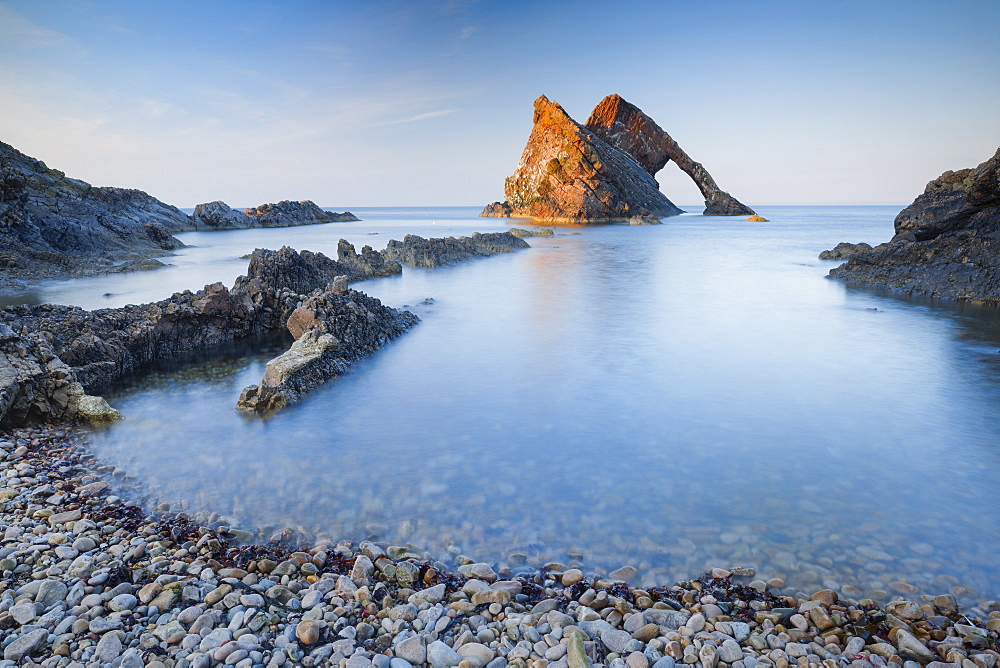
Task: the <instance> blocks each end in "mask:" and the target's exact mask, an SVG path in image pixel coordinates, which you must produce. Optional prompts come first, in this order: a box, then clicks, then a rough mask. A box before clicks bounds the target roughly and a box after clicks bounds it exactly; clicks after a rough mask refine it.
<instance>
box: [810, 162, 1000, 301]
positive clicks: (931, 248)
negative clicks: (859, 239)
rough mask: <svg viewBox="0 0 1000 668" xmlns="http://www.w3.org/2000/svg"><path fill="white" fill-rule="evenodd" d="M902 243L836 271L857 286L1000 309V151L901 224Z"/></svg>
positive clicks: (916, 205) (939, 182)
mask: <svg viewBox="0 0 1000 668" xmlns="http://www.w3.org/2000/svg"><path fill="white" fill-rule="evenodd" d="M894 227H895V232H896V234H895V236H893V238H892V240H891V241H890V242H889V243H888V244H881V245H879V246H877V247H876V248H874V249H872V250H871V251H869V252H864V253H856V254H853V255H851V256H850V258H849V260H848V261H847V262H846V263H845V264H843V265H841V266H839V267H836V268H835V269H832V270H831V271H830V276H832V277H834V278H839V279H841V280H844V281H848V282H850V283H854V284H857V285H863V286H868V287H875V288H888V289H891V290H898V291H902V292H909V293H916V294H923V295H929V296H933V297H944V298H948V299H961V300H970V301H981V302H987V303H993V304H996V303H1000V149H998V150H997V152H996V154H995V155H994V156H993V157H992V158H990V159H989V160H987V161H986V162H984V163H982V164H981V165H979V166H978V167H976V168H974V169H963V170H959V171H957V172H951V171H948V172H945V173H944V174H942V175H941V176H939V177H938V178H936V179H934V180H933V181H931V182H930V183H928V184H927V187H926V189H925V190H924V192H923V194H921V195H920V196H919V197H917V199H916V200H914V202H913V204H911V205H910V206H908V207H907V208H905V209H903V210H902V211H901V212H900V213H899V215H897V216H896V220H895V222H894Z"/></svg>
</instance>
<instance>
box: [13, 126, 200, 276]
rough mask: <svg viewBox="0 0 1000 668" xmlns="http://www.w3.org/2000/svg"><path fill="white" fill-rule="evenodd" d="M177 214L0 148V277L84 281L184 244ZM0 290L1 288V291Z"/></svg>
mask: <svg viewBox="0 0 1000 668" xmlns="http://www.w3.org/2000/svg"><path fill="white" fill-rule="evenodd" d="M186 229H191V221H190V220H189V219H188V217H187V216H186V215H184V214H183V213H181V211H180V210H179V209H177V208H176V207H173V206H170V205H168V204H164V203H163V202H161V201H160V200H158V199H156V198H155V197H152V196H150V195H147V194H146V193H144V192H142V191H140V190H127V189H123V188H95V187H92V186H91V185H90V184H88V183H85V182H83V181H80V180H78V179H72V178H69V177H67V176H66V175H65V174H64V173H62V172H60V171H58V170H55V169H50V168H48V167H47V166H46V165H45V163H43V162H42V161H40V160H35V159H34V158H31V157H28V156H26V155H24V154H23V153H21V152H20V151H18V150H17V149H15V148H13V147H12V146H9V145H7V144H4V143H2V142H0V278H2V279H4V281H5V282H6V283H8V284H9V283H10V282H11V279H15V278H23V279H28V280H31V279H38V278H48V277H54V276H66V275H88V274H96V273H102V272H106V271H109V270H112V269H115V268H118V269H120V268H122V267H123V266H126V267H127V266H128V265H127V263H129V262H137V261H141V260H143V259H145V258H149V257H152V256H155V255H161V254H163V253H164V252H165V251H168V250H172V249H175V248H180V247H181V246H183V244H182V243H181V242H180V241H179V240H177V239H176V238H175V237H174V236H173V234H175V233H177V232H180V231H183V230H186ZM0 287H3V285H0Z"/></svg>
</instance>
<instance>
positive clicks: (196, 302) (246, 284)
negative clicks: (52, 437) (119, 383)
mask: <svg viewBox="0 0 1000 668" xmlns="http://www.w3.org/2000/svg"><path fill="white" fill-rule="evenodd" d="M527 247H528V244H527V243H526V242H525V241H524V240H523V239H520V238H518V237H516V236H514V235H511V234H509V233H506V232H504V233H494V234H483V235H473V236H472V237H469V238H467V237H460V238H459V239H454V238H447V239H423V238H421V237H413V238H411V237H407V238H406V239H405V240H404V241H403V242H402V243H400V242H396V243H395V244H393V248H394V250H393V251H392V252H387V251H374V250H372V248H371V247H369V246H365V247H364V248H363V249H362V251H361V253H360V254H359V253H357V252H355V250H354V246H352V245H351V244H350V243H348V242H347V241H345V240H343V239H341V240H340V243H339V244H338V247H337V259H336V260H333V259H331V258H329V257H327V256H325V255H323V254H322V253H312V252H310V251H305V250H304V251H302V252H301V253H299V252H296V251H295V250H294V249H291V248H288V247H283V248H281V249H279V250H276V251H274V250H268V249H263V248H261V249H257V250H255V251H254V252H253V253H252V254H251V256H250V263H249V265H248V267H247V273H246V275H244V276H240V277H239V278H237V279H236V282H235V283H234V284H233V287H232V289H228V288H226V286H224V285H223V284H222V283H214V284H212V285H208V286H205V288H204V289H202V290H199V291H198V292H195V293H192V292H190V291H185V292H181V293H177V294H174V295H173V296H171V297H170V298H168V299H165V300H162V301H158V302H153V303H149V304H141V305H138V306H136V305H128V306H124V307H122V308H116V309H99V310H96V311H86V310H84V309H81V308H78V307H73V306H57V305H51V304H41V305H32V306H27V305H22V306H10V307H7V308H5V309H0V429H3V428H7V427H11V426H17V425H21V424H26V423H32V422H47V421H59V420H68V419H76V418H84V419H88V420H106V419H111V418H113V417H114V416H116V412H115V411H114V409H112V408H111V407H110V406H108V405H107V403H106V402H104V401H103V400H102V399H100V398H99V397H96V396H93V395H92V394H90V393H93V392H96V391H99V390H100V389H102V388H104V387H107V386H108V385H109V384H111V383H113V382H115V381H116V380H118V379H119V378H121V377H123V376H124V375H126V374H130V373H134V372H136V371H138V370H140V369H141V368H142V367H144V366H146V365H148V364H151V363H153V362H156V361H159V360H163V359H168V358H170V357H174V356H176V355H178V354H180V353H183V352H186V351H191V350H201V349H205V348H209V347H212V346H217V345H220V344H226V343H229V342H232V341H239V340H243V339H251V340H252V339H253V338H254V337H260V336H263V335H265V334H274V333H276V332H285V331H287V332H288V333H289V334H291V335H292V337H294V338H295V339H296V341H295V343H294V344H293V345H292V347H291V348H289V350H288V351H286V352H285V353H283V354H282V355H280V356H279V357H277V358H275V359H274V360H272V361H271V363H269V364H268V370H267V371H266V372H265V376H264V378H263V380H262V381H261V383H260V384H258V385H255V386H252V387H250V388H247V389H246V390H245V391H244V393H243V395H242V396H241V399H240V402H239V408H240V409H241V410H245V411H247V412H252V413H258V412H264V413H266V412H270V411H273V410H277V409H279V408H281V407H283V406H286V405H288V404H290V403H293V402H295V401H297V400H299V399H300V398H301V397H302V395H303V394H304V393H305V392H307V391H308V390H310V389H311V388H314V387H316V386H317V385H319V384H321V383H323V382H325V381H326V380H327V379H329V378H331V377H333V376H336V375H339V374H340V373H343V372H344V370H346V369H347V368H349V366H350V363H351V362H352V361H353V360H355V359H357V358H359V357H361V356H363V355H365V354H368V353H371V352H373V351H374V350H376V349H377V348H379V347H381V346H382V345H384V344H385V343H386V342H388V341H389V340H391V339H392V338H395V337H396V336H399V335H400V334H402V333H403V332H404V331H405V330H406V329H408V328H409V327H411V326H413V325H414V324H415V323H416V322H417V317H416V316H414V315H413V314H411V313H408V312H406V311H396V310H394V309H390V308H387V307H385V306H383V305H382V304H381V303H380V302H379V300H377V299H374V298H372V297H368V296H367V295H365V294H363V293H361V292H358V291H356V290H353V289H349V288H348V283H351V282H355V281H361V280H366V279H369V278H375V277H382V276H391V275H394V274H399V273H400V272H401V271H402V267H401V266H400V264H399V262H398V261H396V260H395V259H394V256H398V257H400V258H401V259H403V260H404V261H406V262H408V263H410V264H419V265H420V266H428V267H432V266H440V265H442V264H447V263H450V262H456V261H458V260H464V259H469V258H473V257H482V256H486V255H494V254H497V253H508V252H511V251H513V250H516V249H519V248H527Z"/></svg>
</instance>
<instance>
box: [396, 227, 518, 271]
mask: <svg viewBox="0 0 1000 668" xmlns="http://www.w3.org/2000/svg"><path fill="white" fill-rule="evenodd" d="M521 248H529V246H528V242H526V241H525V240H524V239H522V238H521V237H520V236H519V235H516V234H513V233H511V232H509V231H508V232H488V233H486V234H481V233H479V232H475V233H474V234H473V235H472V236H471V237H458V238H456V237H445V238H437V239H424V238H423V237H421V236H417V235H416V234H407V235H406V236H405V237H403V240H402V241H396V240H395V239H393V240H391V241H389V244H388V246H387V247H386V249H385V250H384V251H382V253H383V255H385V257H387V258H390V259H392V260H396V261H399V262H402V263H403V264H406V265H409V266H411V267H426V268H431V267H440V266H442V265H445V264H452V263H453V262H461V261H463V260H468V259H471V258H474V257H488V256H490V255H497V254H499V253H512V252H514V251H515V250H519V249H521Z"/></svg>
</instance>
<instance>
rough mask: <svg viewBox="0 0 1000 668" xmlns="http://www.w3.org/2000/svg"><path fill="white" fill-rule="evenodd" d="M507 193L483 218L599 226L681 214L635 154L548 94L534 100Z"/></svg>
mask: <svg viewBox="0 0 1000 668" xmlns="http://www.w3.org/2000/svg"><path fill="white" fill-rule="evenodd" d="M504 195H505V197H506V202H504V203H495V204H492V205H490V206H489V207H487V210H486V211H484V212H483V215H496V212H498V211H506V210H507V209H508V208H509V209H510V213H509V215H510V216H512V217H516V218H534V219H538V220H552V221H556V222H567V223H595V222H612V221H621V220H628V219H629V218H631V217H632V216H634V215H654V216H673V215H676V214H678V213H681V210H680V209H678V208H677V207H676V206H674V204H673V203H672V202H671V201H670V200H668V199H667V198H666V196H665V195H664V194H663V193H661V192H660V186H659V184H657V182H656V180H655V179H654V178H653V177H652V176H651V175H650V174H649V173H648V172H647V171H646V170H645V169H643V168H642V167H641V166H640V165H639V164H638V163H637V162H636V161H635V160H634V159H633V158H632V157H631V156H629V155H628V154H626V153H625V152H623V151H621V150H619V149H617V148H614V147H613V146H611V145H609V144H608V143H606V142H605V141H604V140H602V139H601V138H600V137H598V136H597V135H596V134H595V133H594V132H592V131H591V130H589V129H587V128H585V127H583V126H581V125H580V124H579V123H577V122H576V121H574V120H573V119H572V118H570V117H569V115H568V114H567V113H566V112H565V111H564V110H563V108H562V107H561V106H559V105H558V104H556V103H555V102H552V101H550V100H549V99H548V98H546V97H545V96H544V95H543V96H541V97H539V98H538V99H537V100H535V116H534V127H533V128H532V131H531V136H530V137H529V138H528V144H527V146H525V149H524V152H523V153H522V155H521V161H520V163H519V164H518V167H517V170H516V171H515V172H514V174H513V175H512V176H510V177H508V178H507V181H506V184H505V186H504Z"/></svg>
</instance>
